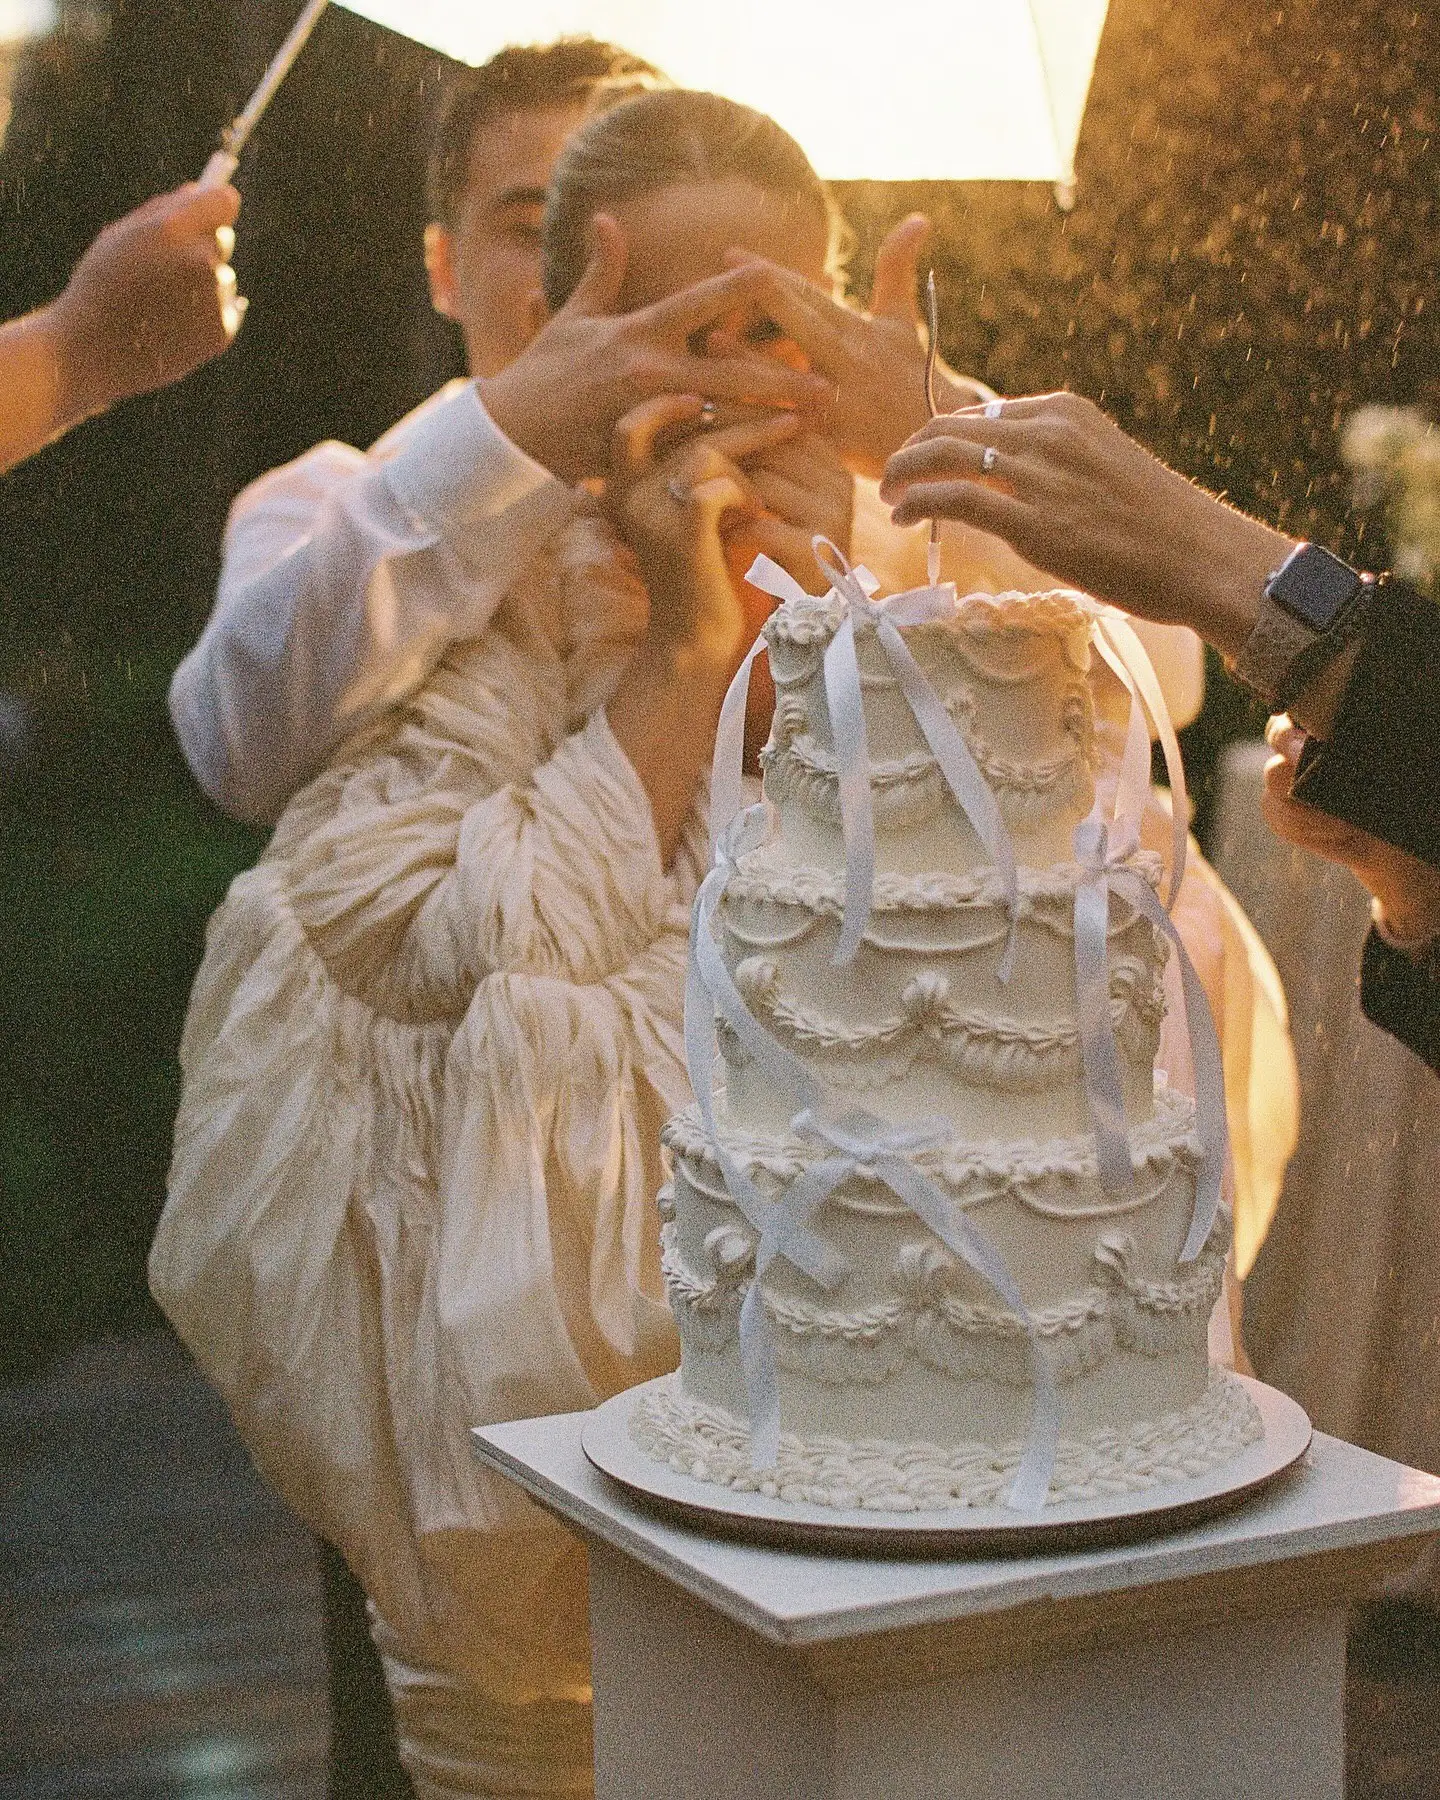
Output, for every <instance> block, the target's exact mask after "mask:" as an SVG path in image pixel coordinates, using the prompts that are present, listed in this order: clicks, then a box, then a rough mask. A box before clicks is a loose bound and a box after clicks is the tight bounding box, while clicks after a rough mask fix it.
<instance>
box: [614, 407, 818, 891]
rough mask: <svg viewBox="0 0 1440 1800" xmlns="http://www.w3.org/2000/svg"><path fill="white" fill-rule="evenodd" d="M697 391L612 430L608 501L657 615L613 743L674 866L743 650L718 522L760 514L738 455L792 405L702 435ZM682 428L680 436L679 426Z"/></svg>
mask: <svg viewBox="0 0 1440 1800" xmlns="http://www.w3.org/2000/svg"><path fill="white" fill-rule="evenodd" d="M704 408H705V402H703V401H702V400H701V399H700V398H699V397H698V396H697V395H693V394H677V395H662V396H659V397H658V398H656V399H654V400H647V401H645V402H643V403H642V404H641V405H640V406H637V407H635V408H634V409H633V410H632V411H631V412H629V413H627V414H626V415H625V417H624V418H623V419H622V420H621V421H620V423H619V425H618V426H617V427H616V430H615V437H614V445H613V456H612V463H611V471H610V477H609V480H608V481H607V483H606V505H607V507H608V509H609V512H610V516H611V518H612V520H613V521H614V523H615V525H616V527H617V529H618V530H619V532H620V534H621V535H622V536H623V537H624V538H625V539H626V541H627V542H628V543H629V545H630V547H631V549H632V550H633V551H634V553H635V557H636V560H637V561H638V562H639V564H640V572H641V574H642V575H643V577H644V579H645V585H646V587H647V588H648V590H649V594H650V620H649V624H648V625H647V627H646V630H645V635H644V637H643V638H642V639H641V640H640V643H639V644H638V645H637V647H636V651H635V655H634V657H633V658H632V660H631V662H630V664H629V666H628V667H627V668H626V670H625V672H624V674H623V675H622V676H621V678H620V682H619V684H618V686H617V687H616V690H615V693H614V695H613V696H612V697H611V700H610V703H609V705H608V706H607V707H606V709H605V710H606V716H607V718H608V720H609V723H610V730H611V732H612V734H613V735H614V738H615V742H616V743H617V745H618V746H619V747H620V749H621V750H622V751H623V752H624V754H625V756H626V757H627V758H628V759H629V762H630V766H631V767H632V768H633V769H634V771H635V774H636V776H637V778H638V779H639V782H640V785H641V786H642V787H643V788H644V790H645V794H646V797H647V798H648V800H649V802H650V813H651V817H652V819H653V821H654V825H655V836H656V840H657V842H658V844H659V847H660V855H661V858H662V860H663V862H664V863H665V865H666V866H667V867H668V866H669V864H670V862H671V860H672V858H673V857H674V855H675V851H676V848H677V846H678V844H679V842H680V834H681V830H682V828H683V826H684V822H685V819H686V816H687V815H688V814H689V812H690V809H691V806H692V805H693V803H694V799H695V791H696V789H697V787H698V786H699V785H700V782H701V779H702V777H703V775H704V773H705V771H706V770H707V769H708V768H709V766H710V760H711V757H712V755H713V753H714V748H715V727H716V725H717V723H718V721H719V717H720V704H721V701H722V700H723V699H724V697H725V689H726V687H727V686H728V685H729V682H730V677H731V675H732V673H733V672H734V669H735V666H736V664H737V662H738V661H739V659H740V655H741V653H742V651H743V649H744V647H745V644H746V642H747V638H748V635H749V634H748V632H747V629H746V623H745V610H744V603H743V600H742V598H741V596H740V595H739V594H738V593H737V592H736V589H735V586H734V584H733V583H732V581H731V578H730V570H729V568H728V566H727V560H726V546H725V543H724V540H723V538H722V526H723V525H725V524H732V525H733V524H737V523H743V522H745V521H748V520H750V519H754V518H757V517H758V516H759V514H760V513H761V511H762V509H763V502H762V500H761V497H760V494H759V493H758V492H757V490H756V488H755V487H754V485H753V484H752V482H751V481H750V479H749V477H748V476H747V475H746V474H745V472H744V470H743V469H742V467H741V463H742V461H744V460H746V459H749V458H754V457H759V456H761V455H763V454H766V453H771V452H774V451H775V450H776V449H778V447H779V446H780V445H782V444H784V443H786V442H787V441H788V440H789V439H791V438H793V437H794V436H795V435H796V433H797V432H798V431H799V430H800V429H801V424H800V421H799V420H798V419H796V418H795V417H794V415H793V414H782V415H780V416H779V417H775V416H770V417H764V418H758V419H743V420H741V421H740V422H738V423H735V424H725V425H722V426H721V427H720V428H719V429H718V430H714V431H703V430H702V431H700V432H698V433H697V432H696V430H695V427H696V426H697V425H701V424H703V422H704V419H705V417H706V414H705V410H704ZM676 433H682V434H685V435H683V436H682V437H681V440H680V441H679V442H676V441H675V434H676Z"/></svg>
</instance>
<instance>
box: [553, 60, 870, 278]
mask: <svg viewBox="0 0 1440 1800" xmlns="http://www.w3.org/2000/svg"><path fill="white" fill-rule="evenodd" d="M736 178H738V179H739V180H742V181H749V182H753V184H754V185H755V186H756V187H758V188H760V189H761V190H762V191H764V192H765V193H768V194H777V195H780V196H781V197H783V198H784V199H786V200H793V201H797V202H799V203H801V204H809V205H811V206H813V207H814V209H815V213H816V216H817V217H818V218H819V219H820V220H822V221H823V222H824V224H825V225H826V227H827V229H828V231H829V234H830V254H829V257H828V259H827V261H828V266H829V267H830V269H831V271H832V272H834V271H835V270H836V269H837V268H838V265H839V262H840V259H841V256H842V252H843V248H844V240H845V237H846V232H847V228H846V226H845V222H844V220H843V218H842V217H841V215H840V211H839V208H838V207H837V206H836V205H835V202H834V201H833V200H832V198H831V197H830V192H829V189H828V188H827V187H826V186H825V183H824V182H823V181H821V179H820V177H819V176H818V175H817V174H816V173H815V171H814V169H812V168H811V166H810V160H809V158H808V157H807V156H806V154H805V152H804V151H803V150H802V149H801V148H800V146H799V145H798V144H797V143H796V142H795V140H794V138H792V137H791V136H790V134H789V132H788V131H785V130H783V129H782V128H781V127H780V126H779V125H777V124H776V123H775V121H774V120H773V119H772V118H769V117H768V116H767V115H766V114H765V113H762V112H756V111H755V110H754V108H753V107H749V106H741V105H740V103H739V102H738V101H736V100H727V99H725V98H724V96H723V95H721V94H705V93H700V92H698V91H696V90H694V89H689V88H660V89H656V90H655V91H653V92H651V93H647V94H639V95H637V96H635V97H634V98H633V99H628V100H622V101H620V102H619V103H618V104H617V105H614V106H611V107H610V108H608V109H607V110H606V111H604V112H601V113H598V114H597V115H596V116H595V117H594V118H593V119H590V120H589V121H588V122H587V123H586V124H584V125H582V126H581V127H580V129H579V130H578V131H577V132H576V133H575V134H574V136H573V137H572V138H570V140H569V141H568V143H567V144H566V145H565V148H564V149H563V150H562V151H561V152H560V158H559V160H558V161H557V163H556V164H555V169H554V172H553V174H552V175H551V177H550V187H549V191H548V194H547V196H546V201H545V218H544V222H543V224H542V225H541V227H540V256H541V277H540V279H541V285H542V287H543V288H544V291H545V300H546V304H547V305H548V306H549V308H550V310H551V312H558V311H559V309H560V308H561V307H562V306H563V305H564V304H565V302H566V301H567V300H568V299H569V298H570V296H571V294H573V293H574V292H575V289H576V287H577V286H578V284H579V281H580V277H581V276H582V275H583V274H584V272H585V265H586V264H587V263H588V262H589V260H590V252H591V244H590V221H591V220H592V219H593V218H594V217H595V215H596V213H600V212H605V211H606V210H607V209H608V208H610V207H612V206H614V205H616V204H617V203H620V202H623V201H626V200H635V199H638V198H640V196H641V195H643V194H654V193H658V192H659V190H660V189H661V188H667V187H672V186H674V185H675V184H676V183H679V182H703V181H725V180H728V179H736Z"/></svg>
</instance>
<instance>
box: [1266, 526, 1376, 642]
mask: <svg viewBox="0 0 1440 1800" xmlns="http://www.w3.org/2000/svg"><path fill="white" fill-rule="evenodd" d="M1360 585H1361V582H1360V577H1359V576H1358V575H1357V574H1356V573H1355V571H1354V570H1353V569H1352V568H1351V567H1350V565H1349V563H1343V562H1341V560H1340V558H1339V557H1338V556H1332V555H1331V554H1330V552H1329V551H1328V550H1322V549H1321V548H1320V546H1319V545H1318V544H1302V545H1301V547H1300V549H1298V550H1297V551H1296V552H1295V554H1294V555H1293V556H1292V557H1291V558H1290V559H1289V561H1288V562H1287V563H1286V564H1285V566H1284V567H1283V568H1282V569H1281V570H1280V572H1279V573H1278V574H1277V575H1276V576H1275V577H1274V578H1273V579H1272V580H1271V581H1269V582H1268V583H1267V584H1266V588H1265V591H1266V593H1267V594H1269V596H1270V598H1271V599H1272V600H1274V601H1276V602H1278V604H1279V605H1281V606H1283V607H1284V608H1285V610H1286V612H1288V613H1290V614H1292V615H1293V616H1294V617H1295V618H1297V619H1299V620H1300V621H1301V623H1302V624H1305V625H1308V626H1309V627H1310V629H1311V630H1312V631H1328V630H1329V628H1330V627H1331V626H1332V625H1333V624H1334V623H1335V620H1336V619H1337V618H1338V617H1339V616H1340V614H1341V613H1342V612H1343V611H1344V610H1345V605H1346V602H1347V601H1348V600H1349V599H1350V598H1351V596H1352V595H1353V594H1354V593H1355V590H1356V589H1357V588H1358V587H1359V586H1360Z"/></svg>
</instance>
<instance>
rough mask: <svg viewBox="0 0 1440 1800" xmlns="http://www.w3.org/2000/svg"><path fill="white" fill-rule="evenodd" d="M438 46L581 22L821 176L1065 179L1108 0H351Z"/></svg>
mask: <svg viewBox="0 0 1440 1800" xmlns="http://www.w3.org/2000/svg"><path fill="white" fill-rule="evenodd" d="M349 4H350V7H351V10H352V11H354V12H358V13H361V14H362V15H363V16H364V17H366V18H368V19H373V20H375V21H376V22H377V23H379V24H382V25H386V26H389V27H391V28H392V29H394V30H396V31H400V32H404V33H405V34H406V36H408V37H413V38H419V39H420V40H421V41H422V42H424V43H427V44H429V45H431V46H432V47H433V48H435V49H437V50H441V51H443V52H445V53H446V54H447V55H450V56H454V57H457V58H459V59H460V60H461V61H464V62H469V63H480V62H483V61H484V60H485V59H486V58H487V57H488V56H490V55H492V54H493V53H494V52H495V51H496V50H498V49H499V48H501V46H502V45H504V44H506V43H515V42H526V41H533V42H540V41H542V40H544V39H547V38H552V37H556V36H559V35H561V34H563V33H574V32H589V33H591V34H593V35H594V36H596V37H603V38H609V39H611V40H613V41H614V42H616V43H619V44H623V45H624V46H625V47H626V48H627V49H630V50H634V51H636V52H638V53H639V54H640V55H642V56H646V57H649V58H650V59H651V60H652V61H654V62H655V63H657V64H658V65H659V66H660V67H661V68H663V69H665V70H666V71H667V72H668V73H669V74H670V75H672V76H673V77H674V78H675V80H677V81H679V82H681V83H682V84H684V85H685V86H688V87H702V88H710V89H714V90H715V91H717V92H720V93H724V94H728V95H730V96H731V97H732V98H734V99H737V100H743V101H745V102H746V103H747V104H749V105H751V106H755V107H758V108H760V109H761V110H762V111H764V112H767V113H770V114H771V115H772V116H773V117H775V118H776V119H778V120H779V121H780V123H781V124H782V125H784V126H785V127H786V128H787V130H789V131H790V132H791V133H793V135H794V136H795V137H797V138H798V139H799V140H800V142H801V143H802V144H803V145H804V147H805V149H806V151H807V152H808V153H809V156H810V158H811V161H812V162H813V163H814V164H815V166H816V167H817V168H818V169H819V170H820V172H821V173H822V174H823V175H825V176H827V177H829V178H830V179H832V180H853V179H865V178H868V179H872V180H881V181H905V180H971V181H986V180H989V181H997V180H1011V181H1054V182H1058V183H1061V184H1067V183H1068V182H1070V181H1071V180H1072V179H1073V175H1074V157H1075V143H1076V139H1077V138H1078V136H1079V133H1080V119H1081V115H1082V113H1083V112H1084V109H1085V96H1086V93H1087V91H1088V89H1089V85H1090V76H1091V72H1092V70H1093V68H1094V65H1095V52H1096V48H1097V46H1098V44H1099V41H1100V31H1101V27H1102V26H1103V24H1104V20H1105V10H1106V5H1107V0H951V4H950V5H949V6H947V7H946V8H945V9H944V10H943V12H941V11H937V9H936V8H935V7H934V6H933V4H931V3H930V0H891V3H890V4H888V5H885V6H876V5H874V4H873V3H872V0H836V3H835V4H832V5H830V6H829V7H826V8H817V7H814V6H807V5H795V4H788V5H787V4H781V3H777V0H732V3H731V4H730V5H729V6H728V7H727V8H726V11H725V13H724V15H723V18H717V17H716V16H715V15H714V14H711V13H708V12H706V11H705V10H704V9H703V8H698V7H691V6H683V5H676V4H673V3H670V4H667V3H666V0H527V3H526V4H525V5H523V6H518V7H515V6H512V7H506V8H504V9H501V8H496V7H478V6H475V5H473V4H470V3H469V0H349Z"/></svg>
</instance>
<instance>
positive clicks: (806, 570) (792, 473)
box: [736, 431, 855, 593]
mask: <svg viewBox="0 0 1440 1800" xmlns="http://www.w3.org/2000/svg"><path fill="white" fill-rule="evenodd" d="M746 473H747V475H748V476H749V477H750V481H751V485H752V486H753V487H754V490H755V492H756V494H758V495H759V497H760V499H761V501H762V502H763V504H764V509H765V510H764V511H763V512H762V513H761V514H760V515H759V516H758V517H756V518H753V519H750V520H747V521H746V522H745V523H744V524H743V525H742V526H740V527H739V529H738V531H737V533H736V536H738V537H739V538H741V539H743V540H744V542H745V544H746V547H747V548H749V547H750V546H752V545H753V547H754V549H756V550H763V551H764V552H765V554H766V555H767V556H769V557H771V558H773V559H774V561H776V562H777V563H779V564H780V566H781V568H782V569H784V570H786V571H787V572H788V573H789V574H791V575H793V576H794V577H795V579H796V581H798V582H799V583H800V585H801V587H803V588H804V589H805V590H806V592H807V593H808V592H812V591H814V590H815V589H816V588H817V587H819V588H820V589H821V590H822V591H823V589H824V588H825V586H826V585H827V583H826V582H825V580H824V578H823V577H821V576H820V575H819V573H818V571H817V569H816V566H815V552H814V548H813V540H814V538H815V537H816V535H817V534H818V535H819V536H821V537H827V538H829V540H830V542H831V543H832V544H836V545H838V546H839V548H840V549H841V550H843V551H844V553H845V555H846V556H849V554H850V530H851V526H852V524H853V522H854V513H855V480H854V477H853V476H852V475H851V473H850V471H849V470H848V469H847V468H846V467H845V464H844V462H843V461H842V460H841V456H840V452H839V451H838V450H837V449H836V448H835V446H834V444H833V443H832V442H831V441H830V439H829V438H825V437H821V436H819V434H818V433H816V432H813V431H810V432H805V433H803V434H801V435H798V436H796V437H794V438H792V439H790V440H788V441H786V442H784V443H781V444H777V445H775V446H774V447H773V448H771V449H768V450H765V451H763V452H762V453H761V454H760V455H758V456H757V457H755V458H753V459H752V460H751V461H750V462H748V463H747V464H746Z"/></svg>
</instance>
